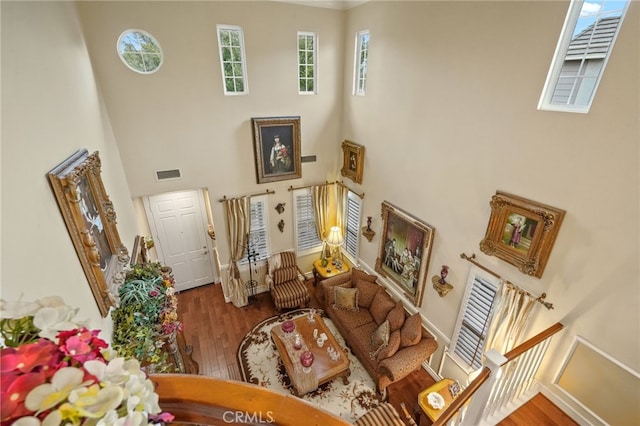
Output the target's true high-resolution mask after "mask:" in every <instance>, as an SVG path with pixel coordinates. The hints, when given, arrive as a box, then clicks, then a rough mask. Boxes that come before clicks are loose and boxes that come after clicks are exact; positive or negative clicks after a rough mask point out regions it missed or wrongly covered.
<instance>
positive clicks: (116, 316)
mask: <svg viewBox="0 0 640 426" xmlns="http://www.w3.org/2000/svg"><path fill="white" fill-rule="evenodd" d="M118 295H119V297H120V306H119V307H118V308H117V309H115V310H114V311H113V312H112V313H111V317H112V318H113V322H114V331H113V348H114V349H116V350H117V351H118V353H120V354H121V355H124V356H129V357H134V358H136V359H138V360H140V362H141V363H142V364H143V366H145V368H147V370H148V371H149V372H152V373H167V372H175V371H174V370H175V368H174V367H173V365H171V363H169V362H168V361H167V352H166V351H165V350H163V347H164V345H165V344H167V343H168V342H169V341H170V340H171V339H173V338H174V336H175V333H176V332H180V331H182V329H183V325H182V323H181V322H180V321H179V320H178V300H177V298H176V295H175V288H174V279H173V276H172V275H171V272H170V270H169V268H166V267H163V266H162V265H161V264H160V263H158V262H150V263H145V264H137V265H134V266H133V267H132V269H131V270H130V271H129V272H128V273H127V275H126V279H125V282H124V284H122V285H121V286H120V288H119V290H118Z"/></svg>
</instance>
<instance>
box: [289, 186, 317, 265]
mask: <svg viewBox="0 0 640 426" xmlns="http://www.w3.org/2000/svg"><path fill="white" fill-rule="evenodd" d="M293 199H294V202H295V218H296V251H297V253H298V254H300V253H301V252H305V251H309V250H313V249H314V248H319V247H321V246H322V241H321V240H320V238H318V233H317V231H316V219H315V216H314V214H313V202H312V200H311V188H305V189H300V190H297V191H294V194H293Z"/></svg>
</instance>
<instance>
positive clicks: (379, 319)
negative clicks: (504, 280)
mask: <svg viewBox="0 0 640 426" xmlns="http://www.w3.org/2000/svg"><path fill="white" fill-rule="evenodd" d="M394 306H396V302H394V301H393V299H392V298H391V296H389V295H388V294H387V292H385V291H379V292H377V293H376V295H375V296H374V298H373V302H371V306H369V312H370V313H371V316H372V317H373V319H374V320H375V322H376V324H378V325H380V324H382V323H383V322H384V320H385V319H387V314H388V313H389V311H390V310H391V309H393V307H394Z"/></svg>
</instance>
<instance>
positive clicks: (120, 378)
mask: <svg viewBox="0 0 640 426" xmlns="http://www.w3.org/2000/svg"><path fill="white" fill-rule="evenodd" d="M123 365H124V358H122V357H119V358H115V359H112V360H111V361H109V363H108V364H105V363H104V362H102V361H98V360H91V361H87V362H85V363H84V368H85V369H86V370H87V371H88V372H89V373H91V374H93V375H94V376H96V377H97V378H98V380H99V381H100V382H101V383H110V384H114V385H118V386H122V385H123V384H125V383H126V382H127V380H129V372H128V371H126V370H125V369H124V368H123Z"/></svg>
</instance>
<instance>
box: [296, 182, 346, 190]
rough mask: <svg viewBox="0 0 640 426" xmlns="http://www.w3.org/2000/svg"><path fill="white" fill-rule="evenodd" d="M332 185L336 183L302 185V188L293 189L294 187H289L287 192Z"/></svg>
mask: <svg viewBox="0 0 640 426" xmlns="http://www.w3.org/2000/svg"><path fill="white" fill-rule="evenodd" d="M334 183H338V182H329V181H326V182H325V183H319V184H317V185H302V186H296V187H295V188H294V186H293V185H291V186H290V187H289V191H295V190H296V189H305V188H311V187H314V186H327V185H333V184H334Z"/></svg>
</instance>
